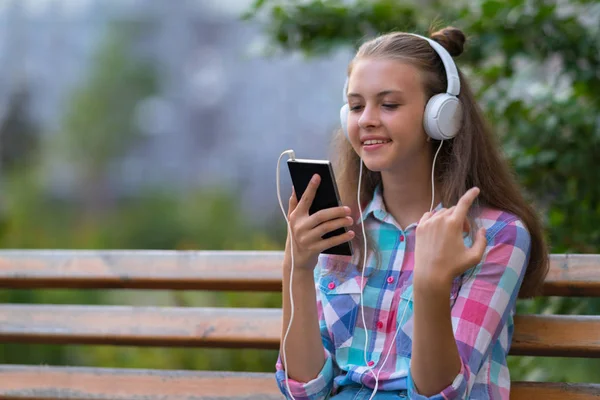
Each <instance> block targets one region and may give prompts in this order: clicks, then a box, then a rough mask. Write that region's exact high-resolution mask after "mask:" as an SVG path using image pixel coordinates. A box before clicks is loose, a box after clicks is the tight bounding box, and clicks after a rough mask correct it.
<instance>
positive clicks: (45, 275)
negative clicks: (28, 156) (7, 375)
mask: <svg viewBox="0 0 600 400" xmlns="http://www.w3.org/2000/svg"><path fill="white" fill-rule="evenodd" d="M282 261H283V252H281V251H156V250H135V251H130V250H122V251H120V250H102V251H83V250H57V251H48V250H3V251H0V288H97V289H101V288H116V289H118V288H121V289H174V290H224V291H240V290H246V291H272V292H278V291H280V290H281V264H282ZM599 270H600V255H594V254H590V255H587V254H575V255H574V254H570V255H565V254H554V255H552V256H551V270H550V273H549V274H548V278H547V280H546V283H545V285H544V290H543V294H544V295H546V296H600V274H599V273H598V271H599Z"/></svg>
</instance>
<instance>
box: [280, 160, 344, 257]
mask: <svg viewBox="0 0 600 400" xmlns="http://www.w3.org/2000/svg"><path fill="white" fill-rule="evenodd" d="M287 164H288V168H289V170H290V176H291V178H292V184H293V185H294V190H295V192H296V198H297V199H298V200H300V199H301V198H302V196H303V195H304V191H305V190H306V188H307V186H308V183H309V182H310V179H311V178H312V176H313V175H314V174H318V175H319V176H320V177H321V183H320V184H319V187H318V188H317V192H316V193H315V198H314V200H313V202H312V205H311V206H310V209H309V211H308V213H309V215H312V214H314V213H316V212H317V211H320V210H323V209H326V208H331V207H339V206H341V205H342V204H341V203H340V200H339V195H338V191H337V185H336V182H335V177H334V175H333V169H332V168H331V163H330V162H329V161H326V160H297V159H296V160H288V161H287ZM346 231H347V229H346V228H339V229H336V230H334V231H332V232H329V233H326V234H325V235H323V239H327V238H330V237H333V236H337V235H341V234H343V233H345V232H346ZM323 253H324V254H338V255H346V256H351V255H352V246H351V244H350V242H344V243H342V244H340V245H337V246H334V247H330V248H329V249H327V250H325V251H323Z"/></svg>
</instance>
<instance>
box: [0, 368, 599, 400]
mask: <svg viewBox="0 0 600 400" xmlns="http://www.w3.org/2000/svg"><path fill="white" fill-rule="evenodd" d="M282 397H283V396H282V395H281V393H280V392H279V389H278V388H277V385H276V384H275V378H274V376H273V375H272V374H269V373H247V372H211V371H169V370H143V369H108V368H106V369H105V368H86V367H49V366H42V367H38V366H31V367H30V366H17V365H0V398H2V399H5V400H34V399H35V400H57V399H64V400H75V399H77V400H88V399H89V400H92V399H94V400H109V399H110V400H142V399H143V400H192V399H194V400H203V399H206V400H208V399H211V400H218V399H233V400H259V399H261V400H263V399H264V400H270V399H281V398H282ZM510 398H511V399H513V400H563V399H570V400H591V399H600V385H598V384H568V383H538V382H513V383H512V387H511V392H510Z"/></svg>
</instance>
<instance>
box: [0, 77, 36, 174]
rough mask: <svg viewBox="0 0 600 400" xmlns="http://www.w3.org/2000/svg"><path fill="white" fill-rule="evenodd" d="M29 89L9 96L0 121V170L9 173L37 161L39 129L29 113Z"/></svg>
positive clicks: (23, 89) (20, 89) (24, 88)
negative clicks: (5, 109)
mask: <svg viewBox="0 0 600 400" xmlns="http://www.w3.org/2000/svg"><path fill="white" fill-rule="evenodd" d="M29 103H30V99H29V91H28V90H27V88H26V87H24V86H23V87H21V88H19V89H18V90H16V91H15V92H14V93H13V94H12V96H10V98H9V102H8V107H7V111H6V113H5V115H4V118H3V119H2V120H1V121H0V171H2V173H7V172H11V171H14V170H16V169H19V168H23V167H26V166H28V164H31V163H32V162H35V160H36V156H37V153H38V151H39V129H38V127H37V125H36V124H35V123H34V122H33V120H32V119H31V116H30V115H29Z"/></svg>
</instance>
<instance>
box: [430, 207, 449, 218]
mask: <svg viewBox="0 0 600 400" xmlns="http://www.w3.org/2000/svg"><path fill="white" fill-rule="evenodd" d="M447 211H448V209H446V208H443V207H442V208H440V209H439V210H437V211H435V210H434V211H433V212H432V213H431V215H430V216H429V219H433V218H437V217H441V216H443V215H445V214H446V212H447Z"/></svg>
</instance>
